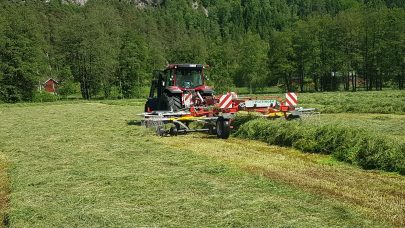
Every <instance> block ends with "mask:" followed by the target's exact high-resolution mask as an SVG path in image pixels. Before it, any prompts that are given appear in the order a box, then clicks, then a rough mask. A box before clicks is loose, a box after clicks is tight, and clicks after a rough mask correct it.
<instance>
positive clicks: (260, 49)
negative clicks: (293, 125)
mask: <svg viewBox="0 0 405 228" xmlns="http://www.w3.org/2000/svg"><path fill="white" fill-rule="evenodd" d="M168 63H204V64H207V65H209V66H210V67H209V68H210V70H209V77H210V83H212V84H213V86H214V87H215V88H216V90H217V91H225V90H228V89H229V88H231V87H234V86H237V87H248V88H250V91H251V92H256V91H259V90H261V89H262V88H264V87H268V86H278V87H279V88H280V89H281V90H284V91H287V90H288V91H338V90H347V91H356V90H382V89H383V88H385V87H390V88H395V89H404V84H405V1H403V0H385V1H384V0H199V1H190V0H164V1H160V4H158V5H147V6H145V7H139V6H137V5H134V4H133V3H131V1H123V0H89V1H88V2H87V3H86V4H85V5H84V6H80V5H77V4H67V3H65V1H62V0H46V1H45V0H42V1H40V0H32V1H18V0H14V1H9V0H0V102H19V101H31V100H32V99H33V98H34V97H35V94H36V93H38V87H39V85H40V84H41V83H42V82H44V81H45V80H46V79H48V78H54V79H57V80H58V81H59V88H58V94H59V95H62V96H67V95H69V94H72V93H79V92H80V93H81V94H82V97H83V98H85V99H91V98H95V97H104V98H112V97H113V96H116V94H117V93H114V92H113V91H119V93H118V94H120V97H122V98H133V97H138V96H140V95H141V93H142V92H141V90H140V88H141V87H143V86H147V85H149V84H150V81H151V77H152V71H153V70H154V69H162V68H164V67H165V65H166V64H168Z"/></svg>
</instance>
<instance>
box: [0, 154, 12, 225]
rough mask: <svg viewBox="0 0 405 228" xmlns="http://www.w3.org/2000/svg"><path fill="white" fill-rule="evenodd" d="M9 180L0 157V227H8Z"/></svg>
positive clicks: (3, 161)
mask: <svg viewBox="0 0 405 228" xmlns="http://www.w3.org/2000/svg"><path fill="white" fill-rule="evenodd" d="M9 192H10V191H9V180H8V176H7V162H6V159H4V158H3V157H1V155H0V227H8V225H9V224H8V217H7V210H8V206H9V197H8V196H9Z"/></svg>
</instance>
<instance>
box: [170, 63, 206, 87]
mask: <svg viewBox="0 0 405 228" xmlns="http://www.w3.org/2000/svg"><path fill="white" fill-rule="evenodd" d="M176 84H177V86H179V87H182V88H186V89H188V88H195V87H198V86H201V85H203V79H202V69H196V68H178V69H177V71H176Z"/></svg>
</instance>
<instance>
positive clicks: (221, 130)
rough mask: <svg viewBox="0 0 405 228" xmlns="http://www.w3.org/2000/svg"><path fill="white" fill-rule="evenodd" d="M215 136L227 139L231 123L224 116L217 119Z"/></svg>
mask: <svg viewBox="0 0 405 228" xmlns="http://www.w3.org/2000/svg"><path fill="white" fill-rule="evenodd" d="M216 130H217V137H218V138H220V139H227V138H229V135H230V133H231V124H230V122H229V120H226V119H224V118H219V119H218V120H217V126H216Z"/></svg>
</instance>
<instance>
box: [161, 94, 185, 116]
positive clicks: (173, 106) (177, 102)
mask: <svg viewBox="0 0 405 228" xmlns="http://www.w3.org/2000/svg"><path fill="white" fill-rule="evenodd" d="M162 99H163V110H169V111H173V112H176V111H179V110H180V109H181V97H180V96H178V95H175V94H166V93H165V94H163V98H162Z"/></svg>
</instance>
